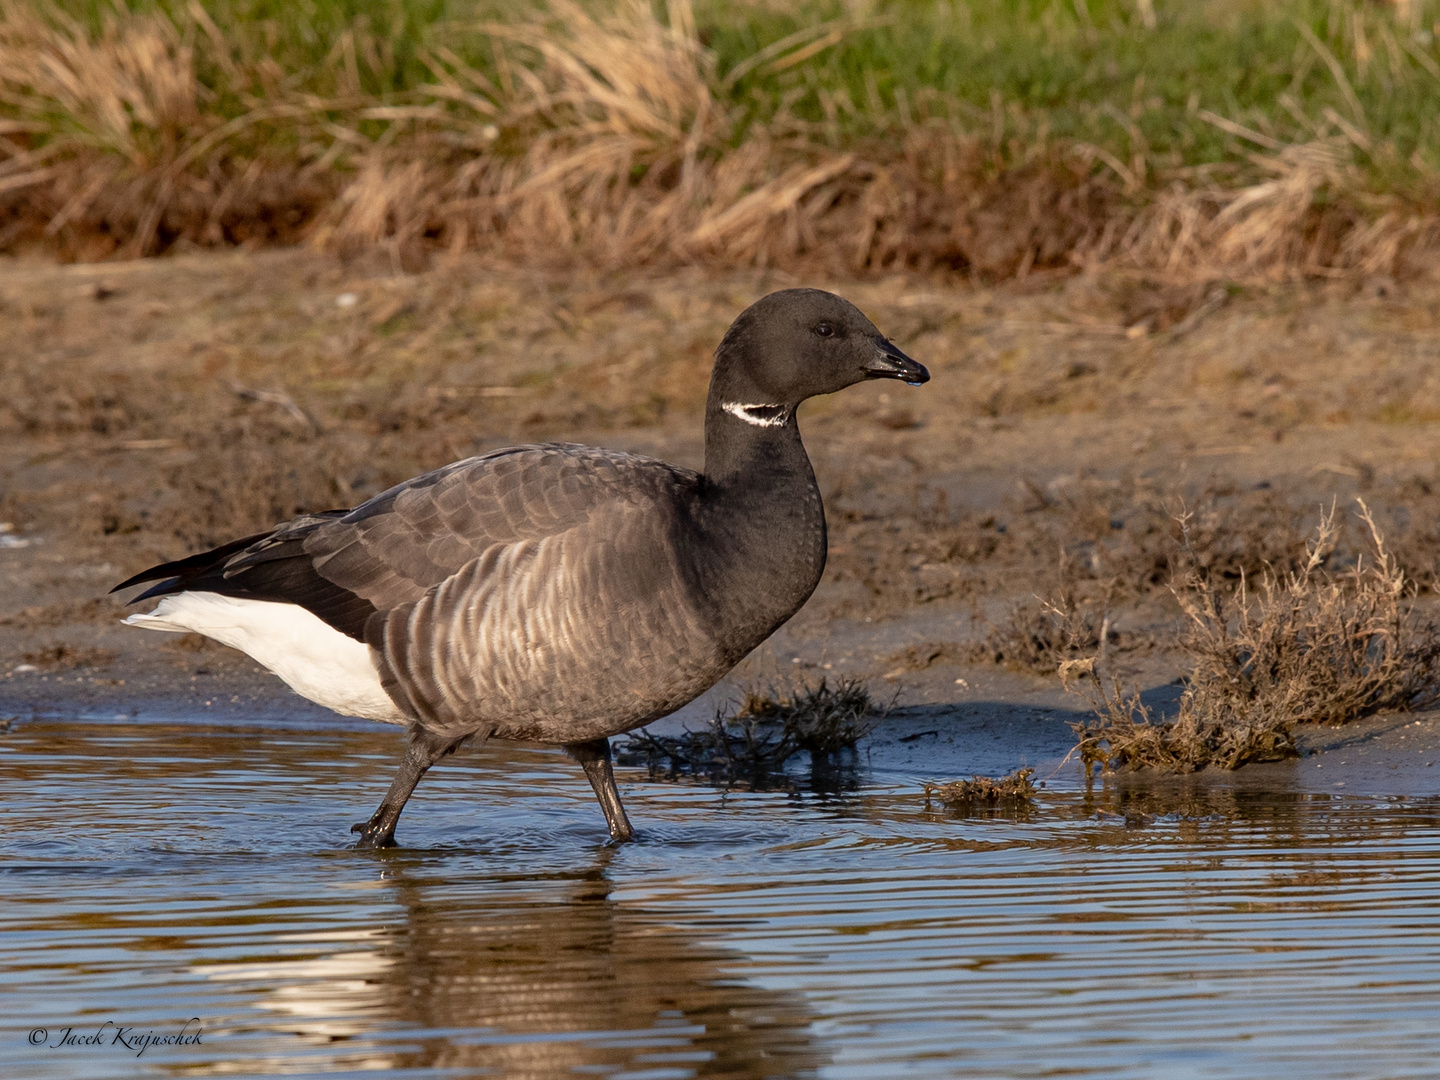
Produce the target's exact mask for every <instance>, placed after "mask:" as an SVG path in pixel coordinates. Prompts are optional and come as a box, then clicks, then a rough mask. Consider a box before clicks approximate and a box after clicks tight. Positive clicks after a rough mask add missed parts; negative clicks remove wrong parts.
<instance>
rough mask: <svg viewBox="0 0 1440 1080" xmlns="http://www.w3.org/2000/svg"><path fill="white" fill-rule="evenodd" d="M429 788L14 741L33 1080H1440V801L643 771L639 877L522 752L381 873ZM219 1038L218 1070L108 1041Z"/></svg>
mask: <svg viewBox="0 0 1440 1080" xmlns="http://www.w3.org/2000/svg"><path fill="white" fill-rule="evenodd" d="M397 760H398V741H397V739H396V737H395V736H394V735H393V734H390V733H387V732H383V731H371V730H363V731H361V730H355V729H351V728H347V727H339V726H335V727H329V728H325V729H310V730H304V729H295V728H284V727H275V726H272V727H268V728H267V727H260V726H255V727H239V726H223V725H222V726H203V725H200V724H184V723H166V722H160V721H151V722H146V723H138V722H131V723H111V724H100V723H85V722H70V723H64V722H59V721H34V722H30V723H26V724H23V725H20V726H19V727H17V728H16V729H15V730H13V731H11V732H10V733H9V734H6V735H4V736H0V777H3V781H0V782H3V784H4V788H3V790H4V793H5V794H4V801H3V804H0V805H3V807H4V817H3V821H4V826H3V829H4V831H3V838H0V860H3V861H0V889H3V893H0V895H3V899H4V903H3V906H0V965H3V983H0V985H3V986H4V994H5V1005H6V1007H5V1009H4V1013H3V1031H0V1076H5V1077H10V1076H17V1077H36V1078H46V1077H67V1078H69V1077H104V1078H107V1080H108V1078H115V1077H125V1076H132V1075H152V1074H161V1075H175V1074H209V1073H226V1074H230V1075H242V1076H243V1075H261V1074H288V1075H326V1076H335V1075H344V1074H347V1073H355V1074H359V1073H360V1072H362V1071H364V1072H368V1071H371V1070H376V1069H390V1070H393V1072H394V1074H396V1075H399V1076H417V1077H418V1076H424V1077H440V1076H445V1077H450V1076H455V1077H468V1076H503V1077H535V1078H550V1077H557V1076H569V1075H574V1076H607V1077H617V1078H618V1077H625V1078H632V1080H667V1078H671V1077H675V1078H679V1077H690V1076H703V1077H772V1076H773V1077H788V1076H812V1075H813V1076H823V1077H866V1078H870V1077H877V1078H890V1077H957V1076H967V1077H968V1076H976V1077H1012V1076H1013V1077H1040V1076H1056V1075H1065V1076H1097V1077H1106V1078H1117V1077H1147V1078H1149V1077H1156V1076H1161V1075H1163V1076H1165V1077H1191V1076H1194V1077H1244V1078H1247V1080H1249V1078H1254V1077H1260V1076H1278V1075H1283V1074H1288V1073H1290V1072H1292V1071H1295V1070H1301V1069H1303V1070H1304V1073H1305V1075H1306V1076H1307V1078H1310V1077H1366V1078H1374V1077H1402V1076H1430V1077H1433V1076H1435V1075H1436V1073H1437V1066H1436V1060H1437V1056H1440V1025H1437V1023H1436V1017H1437V1015H1440V1013H1437V1000H1440V801H1437V800H1434V799H1412V800H1404V799H1378V798H1368V799H1367V798H1362V797H1357V796H1344V797H1339V796H1334V795H1317V794H1296V793H1286V792H1283V791H1281V792H1235V791H1213V790H1206V789H1203V788H1195V789H1190V790H1189V792H1188V794H1178V793H1172V794H1169V795H1164V794H1158V793H1152V794H1150V795H1146V794H1145V793H1143V792H1141V793H1134V792H1131V793H1130V794H1128V795H1122V794H1121V793H1118V792H1115V791H1108V792H1107V791H1096V792H1095V793H1092V794H1090V795H1087V794H1086V793H1085V792H1083V791H1080V790H1068V791H1066V790H1055V789H1054V788H1053V787H1052V788H1051V789H1048V790H1047V791H1045V792H1042V793H1041V797H1040V798H1039V799H1038V801H1037V802H1036V804H1035V805H1034V807H1033V808H1032V809H1031V810H1030V811H1029V812H1028V813H1026V814H1023V815H1021V816H1020V817H1019V818H1015V817H1013V816H1012V817H1010V818H1006V817H993V818H969V819H966V818H959V817H956V816H954V815H951V814H948V813H944V812H935V811H927V809H926V808H925V805H924V800H923V798H922V797H921V796H920V794H919V788H918V783H917V780H918V778H917V777H914V776H907V775H901V774H899V773H897V772H889V771H886V770H884V769H880V768H874V767H867V768H865V769H862V770H861V771H859V772H858V773H856V774H855V775H854V777H853V778H852V780H853V785H852V786H853V787H854V790H849V791H841V792H839V793H834V794H815V793H813V792H812V791H810V790H808V789H807V788H806V785H805V784H804V782H803V780H804V778H803V777H801V778H799V779H800V780H801V783H799V785H798V786H797V790H795V791H793V792H768V793H748V792H730V793H728V794H727V793H722V792H718V791H716V790H714V789H712V788H708V787H695V786H678V785H674V784H666V783H659V782H650V781H648V780H646V779H645V777H644V776H643V774H641V773H640V772H638V771H635V770H623V771H622V790H623V791H624V793H625V795H626V800H627V804H628V806H629V808H630V812H631V816H632V818H633V819H634V820H635V822H636V824H637V826H638V827H639V829H640V840H639V842H636V843H633V844H629V845H625V846H622V847H612V846H608V845H607V844H605V843H604V842H603V841H604V832H603V821H602V819H601V817H600V813H599V810H598V808H597V807H596V805H595V803H594V801H593V798H592V796H591V795H590V792H589V789H588V786H587V785H586V784H585V783H584V780H583V778H582V777H581V774H580V772H579V770H578V768H577V767H576V766H575V765H574V764H573V763H571V762H570V761H569V760H568V759H566V758H564V757H563V756H562V755H560V754H558V753H551V752H542V751H537V750H532V749H523V748H513V747H495V746H491V747H487V748H486V749H485V751H484V752H483V753H481V754H479V755H475V756H471V757H467V758H464V759H462V760H460V761H458V762H455V763H453V764H446V765H444V766H442V767H440V768H438V769H436V770H435V771H434V772H432V773H431V775H430V776H429V777H427V778H426V780H425V781H424V783H423V784H422V785H421V788H420V791H419V793H418V794H417V796H416V798H415V799H414V801H413V802H412V803H411V806H410V808H409V809H408V810H407V812H406V816H405V818H404V819H403V820H402V822H401V827H400V838H401V841H402V842H403V843H405V844H407V845H409V846H407V847H406V848H404V849H401V850H398V851H393V852H387V853H382V854H378V855H377V854H369V853H360V852H354V851H350V850H348V849H347V847H346V845H347V844H348V841H349V839H350V838H349V837H348V834H347V832H346V830H347V829H348V826H349V824H350V823H351V822H352V821H356V820H360V819H361V818H364V817H367V816H368V814H369V812H370V810H371V809H373V804H374V803H375V802H377V801H378V799H379V797H380V795H381V794H382V793H383V790H384V788H385V786H386V784H387V783H388V781H389V777H390V773H391V771H392V768H393V766H394V765H395V764H396V762H397ZM832 786H833V785H832ZM840 786H841V787H844V786H845V785H843V784H842V785H840ZM1176 791H1177V792H1178V791H1179V789H1176ZM191 1017H196V1018H198V1020H197V1021H196V1023H194V1024H192V1025H191V1027H190V1028H189V1032H190V1033H194V1032H195V1031H197V1030H198V1031H199V1032H200V1033H201V1039H200V1043H199V1045H195V1044H193V1043H192V1044H189V1045H182V1046H173V1045H158V1046H151V1047H149V1048H148V1049H146V1050H144V1052H143V1053H141V1054H140V1055H139V1056H137V1055H136V1053H135V1051H134V1050H126V1049H125V1048H124V1047H123V1046H117V1045H115V1043H114V1040H113V1033H114V1032H115V1031H116V1027H117V1026H119V1027H121V1028H128V1029H130V1031H129V1032H127V1035H126V1037H127V1038H128V1039H130V1040H131V1041H133V1040H134V1037H135V1036H137V1035H144V1034H145V1033H147V1032H151V1031H153V1032H154V1033H155V1034H157V1035H162V1036H163V1035H170V1034H174V1033H178V1032H180V1031H181V1028H182V1025H183V1024H184V1023H185V1021H186V1020H187V1019H189V1018H191ZM107 1021H109V1022H111V1025H112V1026H110V1027H108V1028H104V1031H105V1035H104V1036H103V1038H102V1043H103V1044H102V1045H99V1046H90V1045H58V1046H57V1045H55V1044H56V1043H58V1042H60V1041H61V1040H62V1039H63V1038H64V1036H65V1033H66V1030H67V1029H71V1033H72V1035H75V1036H79V1035H89V1034H92V1033H94V1032H96V1031H99V1030H101V1029H102V1027H103V1025H105V1024H106V1022H107ZM39 1029H44V1030H43V1037H39V1036H38V1035H32V1032H38V1030H39Z"/></svg>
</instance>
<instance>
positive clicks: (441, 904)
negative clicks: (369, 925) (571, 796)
mask: <svg viewBox="0 0 1440 1080" xmlns="http://www.w3.org/2000/svg"><path fill="white" fill-rule="evenodd" d="M613 857H614V849H612V848H604V849H600V850H598V851H597V852H595V855H594V860H593V862H592V864H591V865H590V866H588V867H586V868H584V869H580V870H579V871H578V872H575V871H572V872H570V873H567V874H563V875H557V876H556V877H554V878H552V879H551V880H549V881H545V880H543V879H542V880H538V881H537V880H535V879H527V880H525V881H519V882H515V883H514V884H512V885H510V886H508V887H507V886H506V884H505V883H503V882H497V881H495V880H493V879H490V880H487V881H486V882H484V884H483V887H481V885H480V883H478V882H474V881H471V882H468V883H467V882H462V883H456V882H454V881H451V880H447V879H446V877H445V876H444V874H443V873H442V872H441V871H440V869H439V868H436V869H435V872H434V873H433V875H432V874H431V873H430V866H429V865H427V863H428V860H426V859H425V858H424V857H423V856H421V857H414V858H411V857H402V858H390V859H386V860H385V865H386V869H385V878H384V882H383V886H382V887H383V888H384V889H386V890H388V891H389V892H390V893H391V895H392V896H393V898H394V900H395V901H396V903H397V904H398V906H399V909H400V916H399V918H397V919H396V920H395V921H394V922H392V923H389V924H388V925H385V926H383V927H379V928H376V929H373V930H367V931H364V932H360V933H352V934H345V933H343V932H336V933H331V934H325V935H318V934H317V935H314V936H312V937H309V938H307V939H306V940H313V941H316V942H317V944H319V942H320V941H321V940H322V939H323V940H327V941H330V942H334V943H335V945H336V946H338V947H337V948H336V949H335V951H333V952H331V953H328V954H326V955H323V956H320V957H312V958H311V959H306V960H288V959H287V960H278V961H276V962H273V963H262V964H255V963H247V964H238V965H219V966H213V967H207V968H206V969H205V973H206V974H207V975H208V976H209V977H210V978H212V979H221V980H226V981H230V980H235V981H246V982H250V981H253V982H261V983H264V984H267V989H266V990H265V991H264V993H265V997H264V999H263V1000H261V1001H256V1002H254V1004H255V1005H257V1006H260V1007H262V1008H265V1009H267V1010H271V1011H274V1012H277V1013H281V1014H284V1016H285V1020H284V1021H282V1022H281V1023H280V1024H278V1025H277V1027H279V1028H280V1029H281V1030H286V1031H294V1032H297V1033H298V1034H300V1035H301V1036H302V1037H305V1038H306V1039H307V1041H308V1042H309V1043H310V1044H311V1046H310V1050H309V1052H308V1053H306V1054H305V1055H303V1057H304V1060H306V1061H307V1062H308V1063H309V1065H310V1067H312V1068H313V1067H314V1064H315V1057H314V1055H315V1051H316V1049H317V1048H319V1047H321V1046H328V1047H329V1048H330V1050H331V1053H333V1055H334V1057H333V1059H332V1065H333V1066H339V1067H345V1068H370V1069H375V1068H383V1069H419V1070H425V1069H437V1070H462V1075H463V1070H465V1069H475V1070H477V1072H479V1073H483V1074H485V1075H498V1076H503V1077H506V1078H509V1080H552V1078H554V1077H558V1076H567V1075H575V1074H582V1075H583V1074H598V1075H606V1074H608V1073H610V1072H612V1071H620V1070H625V1071H629V1070H636V1069H641V1070H646V1071H649V1070H663V1074H664V1075H666V1076H695V1077H704V1078H720V1077H735V1078H737V1080H738V1078H752V1077H753V1078H757V1080H759V1078H765V1077H807V1076H813V1075H815V1074H816V1073H817V1071H818V1069H819V1068H820V1067H821V1066H823V1065H824V1064H826V1063H827V1062H828V1060H829V1056H828V1055H827V1054H825V1053H824V1051H823V1048H822V1047H821V1046H819V1045H817V1043H816V1039H815V1036H814V1033H813V1031H812V1022H813V1020H814V1019H815V1015H814V1011H813V1010H812V1009H811V1008H810V1007H809V1005H808V1003H807V1001H806V999H805V997H804V995H803V994H800V993H797V992H795V991H788V990H771V989H765V988H762V987H758V986H754V985H751V984H749V983H747V982H745V981H744V980H743V977H740V976H736V975H731V974H729V973H728V972H727V970H726V969H727V967H732V966H736V965H738V964H739V963H741V958H740V956H739V955H738V954H736V953H734V952H731V951H729V950H727V949H725V948H723V947H721V946H717V945H711V944H708V943H705V942H703V941H701V940H700V939H699V938H698V937H697V936H695V935H694V934H693V933H690V932H688V931H686V930H685V929H683V928H680V927H677V926H675V925H674V924H673V923H670V922H667V921H666V920H665V919H664V918H663V916H660V915H657V914H654V913H648V912H646V911H644V910H642V909H638V908H634V907H632V906H631V905H629V904H621V903H619V902H617V901H616V900H615V899H614V898H613V896H612V890H613V887H614V886H613V883H612V882H611V881H610V880H609V879H608V878H607V876H606V868H607V865H608V863H609V862H610V860H611V859H612V858H613ZM292 940H295V939H292ZM287 1057H288V1055H287ZM295 1063H296V1062H291V1064H295ZM254 1064H257V1065H258V1064H259V1062H254ZM275 1064H279V1062H275Z"/></svg>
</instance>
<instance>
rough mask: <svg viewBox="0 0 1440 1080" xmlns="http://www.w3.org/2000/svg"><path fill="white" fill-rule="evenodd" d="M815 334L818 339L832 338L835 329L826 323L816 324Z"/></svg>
mask: <svg viewBox="0 0 1440 1080" xmlns="http://www.w3.org/2000/svg"><path fill="white" fill-rule="evenodd" d="M815 333H816V334H817V335H819V336H820V337H834V336H835V328H834V327H833V326H831V325H830V324H829V323H828V322H822V323H816V324H815Z"/></svg>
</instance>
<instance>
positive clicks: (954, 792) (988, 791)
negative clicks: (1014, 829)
mask: <svg viewBox="0 0 1440 1080" xmlns="http://www.w3.org/2000/svg"><path fill="white" fill-rule="evenodd" d="M1034 775H1035V770H1034V769H1016V770H1015V771H1014V772H1012V773H1007V774H1006V775H1004V776H1001V777H989V776H972V777H971V778H970V779H969V780H950V781H948V782H946V783H927V784H926V785H925V801H926V803H929V801H930V800H931V798H934V799H935V800H936V801H937V802H939V803H940V804H941V805H942V806H945V807H947V808H948V809H951V810H972V809H976V808H984V807H995V806H1014V805H1017V804H1023V803H1027V802H1029V801H1030V800H1031V799H1032V798H1033V797H1034V795H1035V785H1034V783H1032V782H1031V780H1030V778H1031V777H1032V776H1034Z"/></svg>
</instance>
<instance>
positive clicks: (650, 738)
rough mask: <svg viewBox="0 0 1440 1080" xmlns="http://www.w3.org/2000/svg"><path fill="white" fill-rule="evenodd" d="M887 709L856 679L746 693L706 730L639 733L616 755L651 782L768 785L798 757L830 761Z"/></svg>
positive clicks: (870, 726)
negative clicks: (807, 755)
mask: <svg viewBox="0 0 1440 1080" xmlns="http://www.w3.org/2000/svg"><path fill="white" fill-rule="evenodd" d="M889 711H890V708H889V706H888V705H887V706H877V705H876V703H875V702H874V700H873V699H872V698H871V696H870V691H869V690H868V689H867V687H866V686H865V684H864V683H863V682H862V681H861V680H859V679H849V678H840V679H837V680H836V681H835V683H834V685H833V686H832V685H831V684H830V683H829V682H828V681H827V680H825V679H821V680H820V682H819V683H818V684H817V685H815V686H807V687H805V688H803V689H801V690H799V691H795V692H792V693H789V694H784V693H781V692H777V691H776V690H774V689H773V688H772V689H771V690H770V691H769V692H768V693H760V692H757V691H753V690H752V691H747V692H746V694H745V697H744V700H743V701H742V702H741V703H740V705H739V707H738V708H736V709H735V711H734V712H731V711H730V710H729V709H728V708H721V709H719V710H717V711H716V713H715V717H714V718H713V719H712V720H711V721H710V722H709V724H708V725H706V726H705V727H703V728H701V729H699V730H698V731H689V730H687V731H686V732H685V733H684V734H682V735H678V736H672V735H656V734H654V733H652V732H651V731H649V730H648V729H641V730H640V731H637V732H635V733H633V734H632V735H630V737H629V738H628V739H627V740H626V741H625V742H624V743H623V744H621V745H620V747H619V748H618V749H617V753H616V760H617V761H619V762H620V764H622V765H644V766H646V767H648V768H649V770H650V775H651V778H652V779H658V778H664V779H669V780H674V779H678V778H679V777H681V776H689V777H702V778H705V779H708V780H711V781H713V782H716V783H723V784H727V785H729V784H735V783H743V784H747V785H749V786H752V787H763V786H766V785H767V783H769V782H770V781H771V780H773V779H776V778H777V775H778V774H780V773H782V772H783V771H784V768H785V763H786V762H787V761H789V760H790V758H792V757H794V756H795V755H796V754H798V753H800V752H801V751H809V753H810V754H811V756H812V758H820V759H824V758H828V757H829V756H830V755H832V754H835V753H838V752H840V751H843V750H849V749H853V748H854V746H855V744H856V743H857V742H859V741H860V740H861V739H863V738H864V737H865V736H866V735H868V734H870V732H871V731H873V730H874V729H875V725H876V724H878V723H879V722H880V721H881V720H882V719H884V717H885V715H886V714H887V713H888V712H889Z"/></svg>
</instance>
